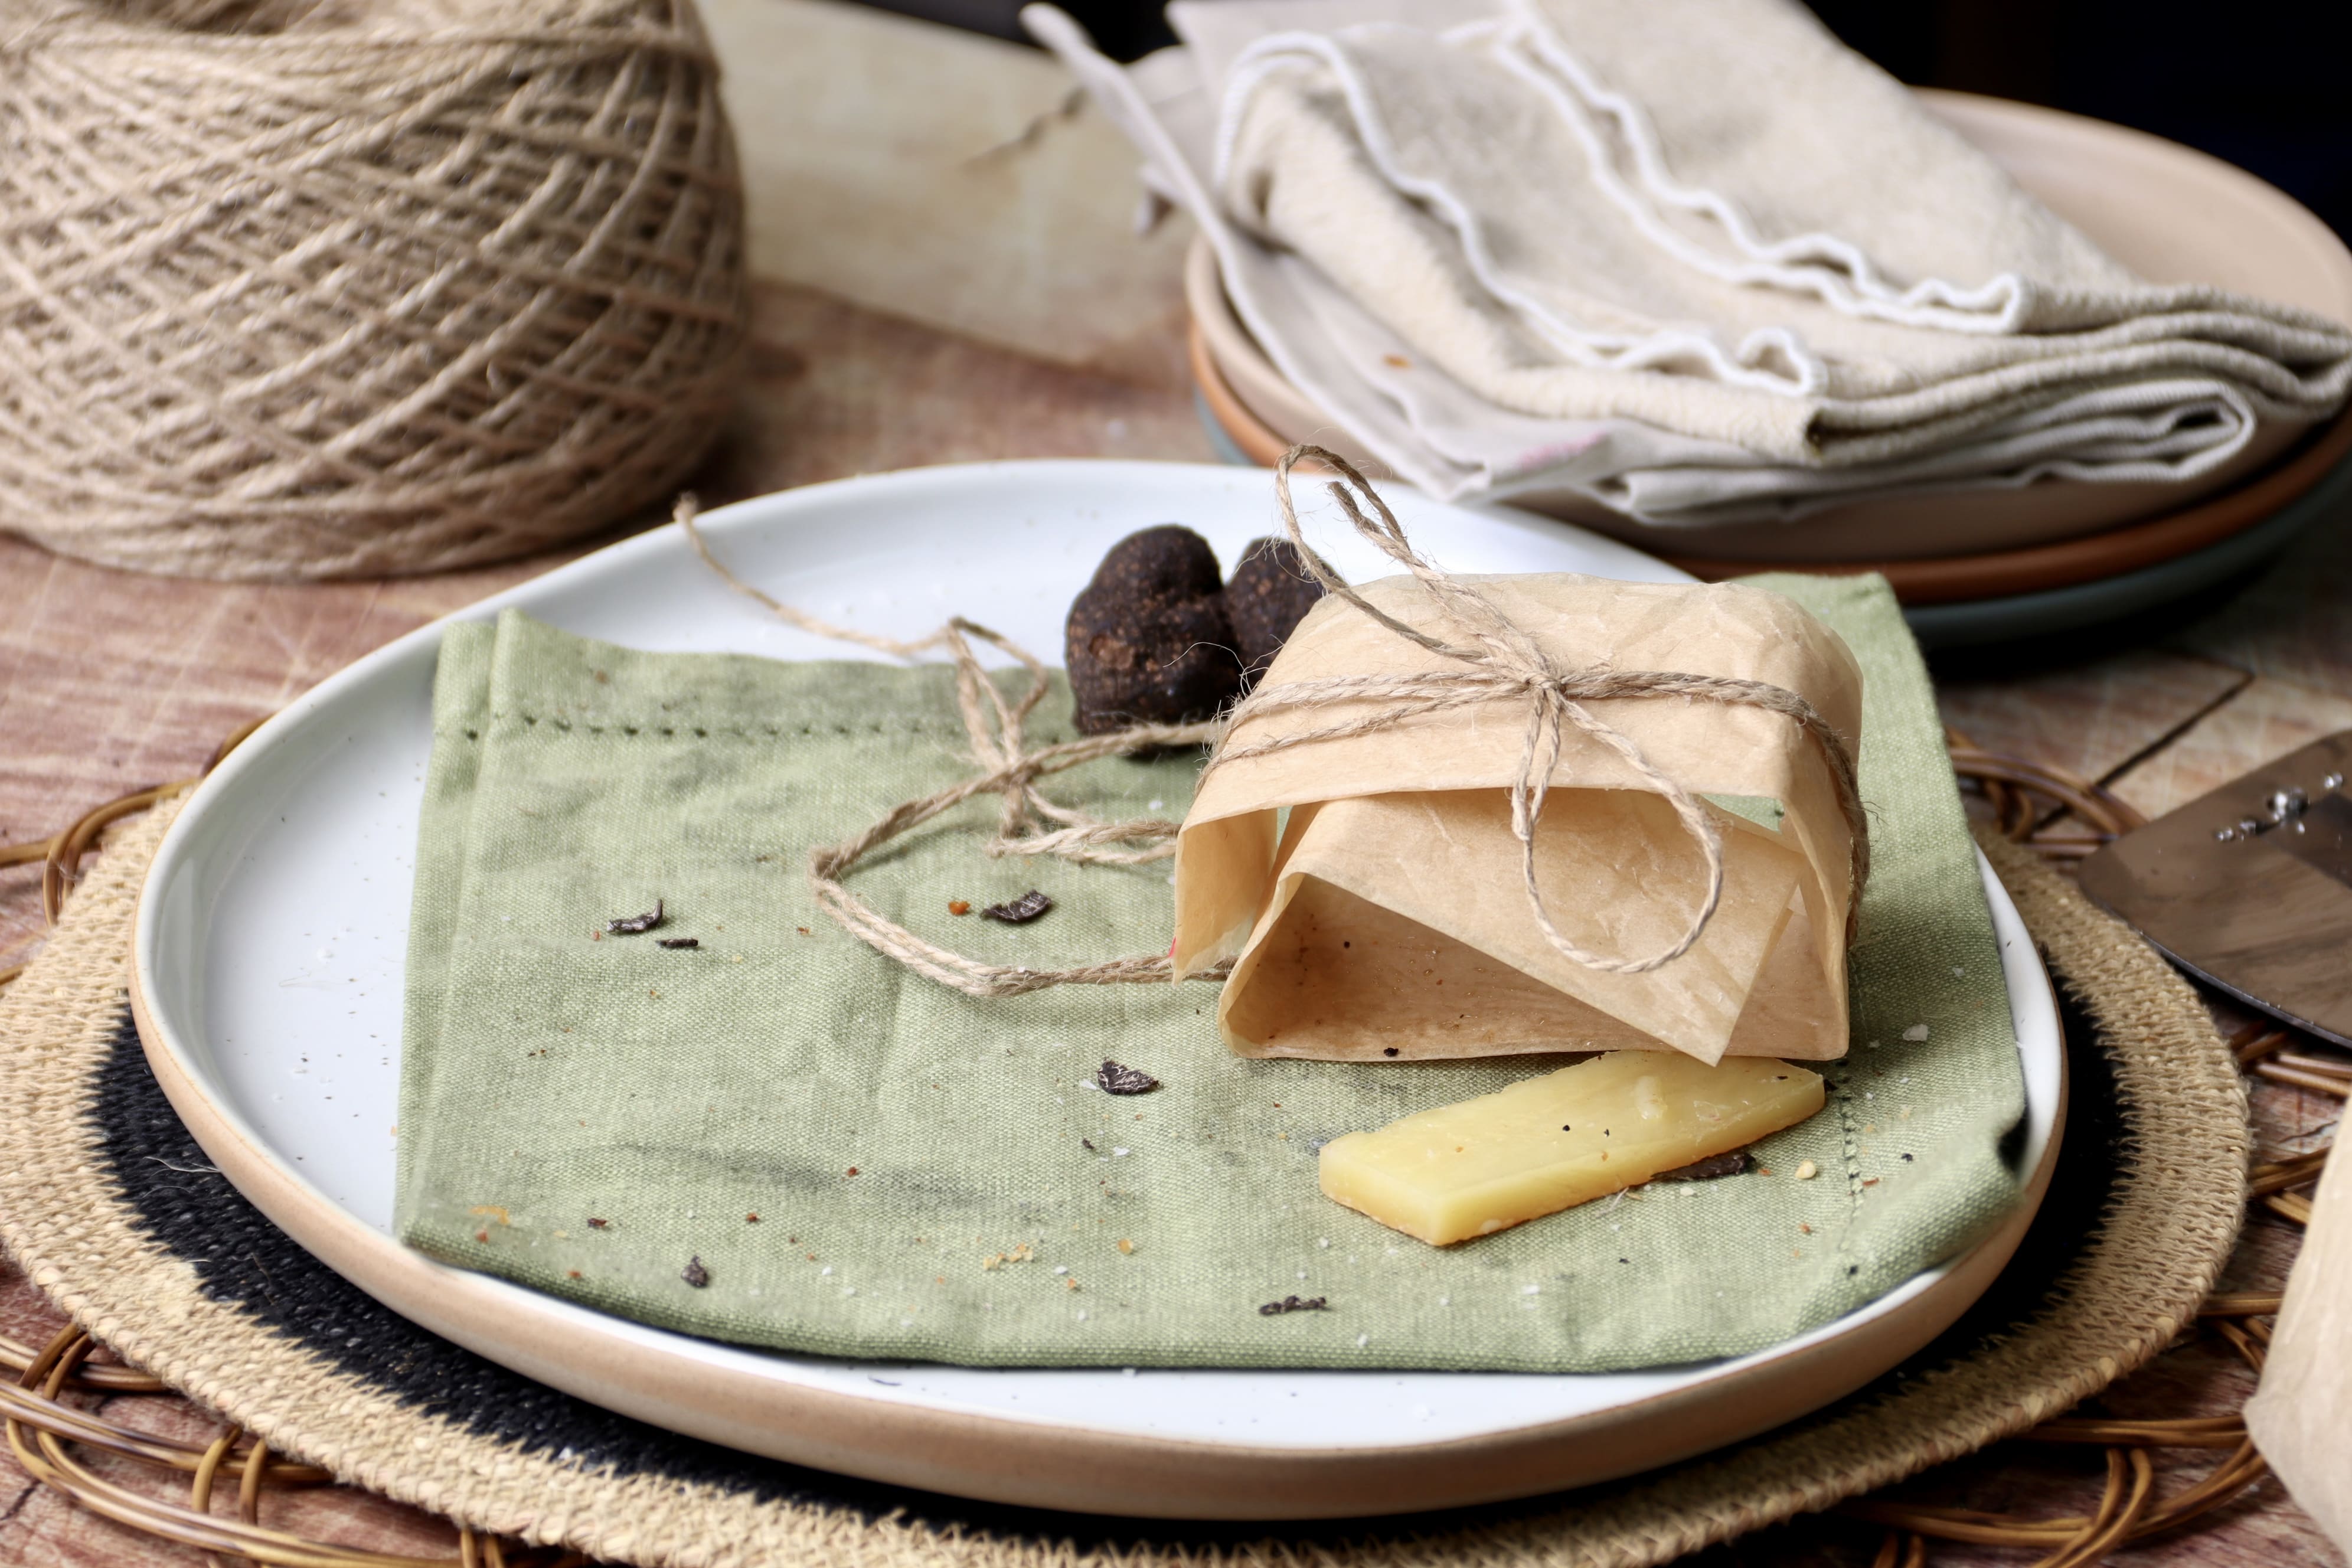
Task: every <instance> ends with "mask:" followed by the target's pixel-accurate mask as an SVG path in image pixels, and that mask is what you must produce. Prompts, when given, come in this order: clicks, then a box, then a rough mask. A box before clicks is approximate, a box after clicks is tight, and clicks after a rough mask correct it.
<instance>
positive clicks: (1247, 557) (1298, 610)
mask: <svg viewBox="0 0 2352 1568" xmlns="http://www.w3.org/2000/svg"><path fill="white" fill-rule="evenodd" d="M1322 596H1323V584H1320V583H1318V582H1317V581H1316V580H1315V579H1314V578H1313V577H1312V576H1310V575H1309V574H1307V567H1306V566H1305V564H1304V563H1301V562H1300V561H1299V559H1298V550H1297V546H1295V545H1293V544H1292V543H1291V542H1290V541H1288V540H1287V539H1253V540H1251V541H1250V542H1249V545H1248V548H1246V549H1244V551H1243V552H1242V558H1241V562H1240V563H1239V564H1238V565H1236V566H1235V567H1234V576H1233V581H1232V582H1230V583H1227V584H1225V621H1226V623H1227V624H1228V625H1230V626H1232V627H1233V628H1234V652H1236V653H1238V654H1239V655H1240V656H1241V660H1242V687H1243V689H1244V690H1246V689H1248V688H1249V687H1251V686H1253V685H1255V684H1256V682H1257V678H1258V677H1259V676H1261V675H1264V674H1265V667H1266V666H1267V665H1270V664H1272V663H1273V662H1274V656H1275V655H1276V654H1277V653H1280V652H1281V651H1282V645H1283V644H1284V643H1286V642H1288V641H1289V640H1290V634H1291V633H1293V632H1295V631H1297V629H1298V623H1299V622H1300V621H1302V620H1304V619H1305V618H1306V616H1307V611H1309V610H1311V609H1313V608H1314V607H1315V601H1316V600H1318V599H1319V598H1321V597H1322Z"/></svg>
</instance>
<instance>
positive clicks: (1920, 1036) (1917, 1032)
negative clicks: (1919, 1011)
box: [1903, 1024, 1927, 1046]
mask: <svg viewBox="0 0 2352 1568" xmlns="http://www.w3.org/2000/svg"><path fill="white" fill-rule="evenodd" d="M1903 1037H1904V1038H1905V1039H1906V1040H1908V1041H1910V1042H1911V1043H1912V1044H1913V1045H1915V1046H1916V1045H1917V1044H1918V1043H1919V1042H1920V1041H1921V1040H1924V1039H1926V1038H1927V1025H1925V1024H1914V1025H1912V1026H1910V1027H1909V1028H1907V1029H1906V1030H1904V1031H1903Z"/></svg>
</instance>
